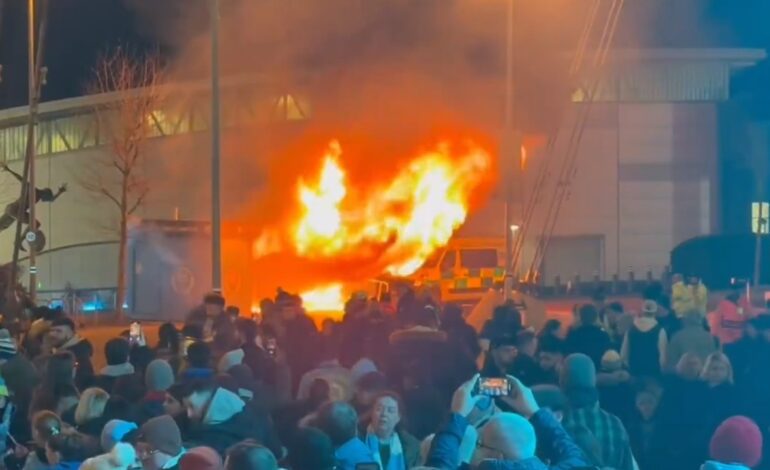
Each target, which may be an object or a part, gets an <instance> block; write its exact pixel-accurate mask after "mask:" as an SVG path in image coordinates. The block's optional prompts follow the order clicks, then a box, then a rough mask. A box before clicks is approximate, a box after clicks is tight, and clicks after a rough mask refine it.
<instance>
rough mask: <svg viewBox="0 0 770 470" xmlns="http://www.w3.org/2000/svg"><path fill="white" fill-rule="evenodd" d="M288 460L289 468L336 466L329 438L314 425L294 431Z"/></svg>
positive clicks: (327, 469)
mask: <svg viewBox="0 0 770 470" xmlns="http://www.w3.org/2000/svg"><path fill="white" fill-rule="evenodd" d="M288 460H289V466H290V467H291V470H335V469H336V468H337V463H336V462H337V460H336V457H335V456H334V444H333V443H332V440H331V438H330V437H329V436H328V435H327V434H326V433H324V432H322V431H321V430H319V429H316V428H314V427H305V428H300V429H299V430H298V431H297V432H296V434H295V435H294V437H293V438H292V440H291V441H289V459H288ZM228 470H237V469H228Z"/></svg>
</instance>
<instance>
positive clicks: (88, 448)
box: [45, 429, 99, 470]
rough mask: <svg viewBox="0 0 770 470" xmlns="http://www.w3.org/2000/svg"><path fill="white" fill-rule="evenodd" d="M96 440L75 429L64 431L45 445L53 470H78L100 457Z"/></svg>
mask: <svg viewBox="0 0 770 470" xmlns="http://www.w3.org/2000/svg"><path fill="white" fill-rule="evenodd" d="M98 453H99V448H98V444H97V443H96V442H95V440H94V439H93V438H91V437H89V436H86V435H85V434H81V433H79V432H77V431H75V430H73V429H63V430H62V432H60V433H58V434H56V435H54V436H51V438H50V439H48V440H47V441H46V443H45V455H46V459H47V460H48V463H49V465H50V466H49V468H50V469H52V470H77V469H79V468H80V466H81V465H82V464H83V462H84V461H85V460H86V459H88V458H90V457H94V456H95V455H98Z"/></svg>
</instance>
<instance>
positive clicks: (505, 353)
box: [481, 335, 519, 377]
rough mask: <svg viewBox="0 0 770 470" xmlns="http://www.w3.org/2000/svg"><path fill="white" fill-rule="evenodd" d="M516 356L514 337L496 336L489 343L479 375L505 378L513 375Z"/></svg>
mask: <svg viewBox="0 0 770 470" xmlns="http://www.w3.org/2000/svg"><path fill="white" fill-rule="evenodd" d="M518 355H519V350H518V349H517V348H516V337H515V336H502V335H498V336H497V337H495V339H494V340H493V341H492V342H491V343H490V346H489V354H487V357H486V360H485V361H484V367H483V368H482V369H481V375H482V376H484V377H505V376H506V375H508V374H509V373H513V364H514V363H515V362H516V357H517V356H518Z"/></svg>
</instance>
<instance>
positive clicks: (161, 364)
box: [144, 359, 174, 392]
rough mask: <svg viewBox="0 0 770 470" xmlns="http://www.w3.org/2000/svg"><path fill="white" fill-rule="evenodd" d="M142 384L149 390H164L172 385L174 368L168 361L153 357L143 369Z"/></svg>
mask: <svg viewBox="0 0 770 470" xmlns="http://www.w3.org/2000/svg"><path fill="white" fill-rule="evenodd" d="M144 384H145V386H146V387H147V390H148V391H150V392H164V391H166V390H168V388H169V387H170V386H172V385H174V370H173V369H171V365H170V364H169V363H168V361H166V360H163V359H155V360H154V361H152V362H150V364H148V365H147V370H145V371H144Z"/></svg>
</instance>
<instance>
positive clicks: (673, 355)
mask: <svg viewBox="0 0 770 470" xmlns="http://www.w3.org/2000/svg"><path fill="white" fill-rule="evenodd" d="M716 350H717V342H716V340H715V339H714V337H713V336H711V334H710V333H709V332H708V331H706V329H705V328H703V324H702V323H701V322H700V321H698V319H697V317H695V318H689V317H685V318H684V319H683V327H682V329H681V330H679V331H678V332H676V333H675V334H674V335H673V336H672V337H671V341H669V343H668V347H667V348H666V367H665V369H666V370H668V371H674V370H675V369H676V365H677V364H679V360H680V359H682V356H684V355H685V354H686V353H693V354H695V355H696V356H698V357H699V358H700V359H701V361H704V362H705V361H706V358H707V357H708V356H709V354H711V353H713V352H715V351H716Z"/></svg>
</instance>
